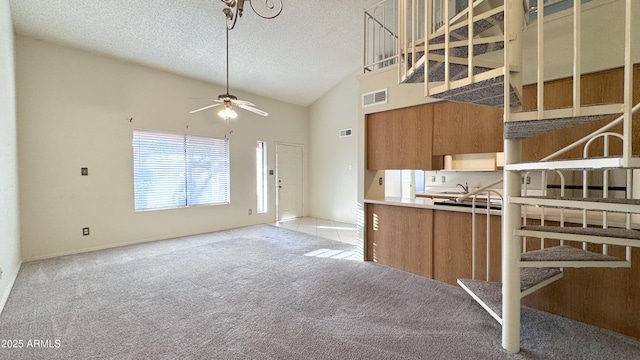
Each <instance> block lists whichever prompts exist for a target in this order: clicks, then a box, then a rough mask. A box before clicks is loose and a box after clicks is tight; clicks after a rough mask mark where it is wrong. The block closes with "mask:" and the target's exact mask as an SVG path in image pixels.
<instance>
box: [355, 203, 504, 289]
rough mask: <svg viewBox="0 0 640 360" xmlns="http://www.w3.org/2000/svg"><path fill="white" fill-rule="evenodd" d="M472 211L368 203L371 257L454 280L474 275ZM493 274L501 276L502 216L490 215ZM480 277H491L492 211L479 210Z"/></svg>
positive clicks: (368, 256) (496, 278)
mask: <svg viewBox="0 0 640 360" xmlns="http://www.w3.org/2000/svg"><path fill="white" fill-rule="evenodd" d="M471 218H472V217H471V214H470V213H465V212H456V211H441V210H430V209H421V208H412V207H403V206H393V205H380V204H367V240H366V260H367V261H375V262H379V263H381V264H384V265H388V266H391V267H394V268H397V269H401V270H404V271H407V272H410V273H414V274H418V275H422V276H425V277H428V278H432V279H435V280H439V281H443V282H446V283H449V284H452V285H455V284H456V280H457V279H459V278H471V277H472V271H471V267H472V261H471V256H472V246H471ZM490 221H491V224H490V226H489V227H490V232H491V237H490V246H489V253H490V256H489V264H490V266H489V279H490V280H491V281H500V276H501V275H500V274H501V273H500V262H501V259H500V231H501V229H500V216H497V215H496V216H491V217H490ZM475 227H476V240H475V241H476V253H475V259H476V260H475V268H476V271H475V275H476V279H482V280H486V278H487V252H486V249H487V245H486V244H487V240H486V239H487V237H486V234H487V216H486V215H476V225H475Z"/></svg>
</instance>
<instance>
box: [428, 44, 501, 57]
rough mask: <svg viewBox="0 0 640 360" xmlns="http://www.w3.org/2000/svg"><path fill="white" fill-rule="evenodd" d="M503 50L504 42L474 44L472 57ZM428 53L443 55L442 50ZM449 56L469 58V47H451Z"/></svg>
mask: <svg viewBox="0 0 640 360" xmlns="http://www.w3.org/2000/svg"><path fill="white" fill-rule="evenodd" d="M502 49H504V41H498V42H495V43H485V44H475V45H473V56H478V55H482V54H486V53H490V52H493V51H499V50H502ZM429 53H431V54H436V55H444V53H445V51H444V49H435V50H429ZM449 55H450V56H455V57H460V58H466V57H469V47H468V46H467V45H463V46H453V47H451V51H450V52H449Z"/></svg>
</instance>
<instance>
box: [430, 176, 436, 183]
mask: <svg viewBox="0 0 640 360" xmlns="http://www.w3.org/2000/svg"><path fill="white" fill-rule="evenodd" d="M431 182H432V183H435V182H436V176H435V175H433V176H431Z"/></svg>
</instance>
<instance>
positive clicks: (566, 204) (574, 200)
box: [509, 196, 640, 214]
mask: <svg viewBox="0 0 640 360" xmlns="http://www.w3.org/2000/svg"><path fill="white" fill-rule="evenodd" d="M509 202H511V203H512V204H520V205H528V206H547V207H554V208H570V209H587V210H596V211H613V212H622V213H634V214H640V199H613V198H606V199H603V198H581V197H560V196H527V197H519V196H518V197H511V198H509Z"/></svg>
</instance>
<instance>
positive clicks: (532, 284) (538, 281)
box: [458, 268, 562, 322]
mask: <svg viewBox="0 0 640 360" xmlns="http://www.w3.org/2000/svg"><path fill="white" fill-rule="evenodd" d="M561 278H562V271H560V269H557V268H525V269H522V270H521V271H520V279H521V280H520V292H521V297H524V296H526V295H529V294H531V293H532V292H533V291H535V290H538V289H540V288H542V287H544V286H546V285H549V284H550V283H552V282H554V281H557V280H559V279H561ZM458 285H460V287H462V288H463V289H464V290H465V291H466V292H467V293H469V295H471V297H473V298H474V299H475V300H476V301H477V302H478V303H479V304H480V305H481V306H482V307H483V308H484V309H485V310H487V312H489V314H491V316H492V317H493V318H494V319H496V320H498V322H502V283H500V282H493V281H481V280H472V279H458ZM529 290H533V291H529Z"/></svg>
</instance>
